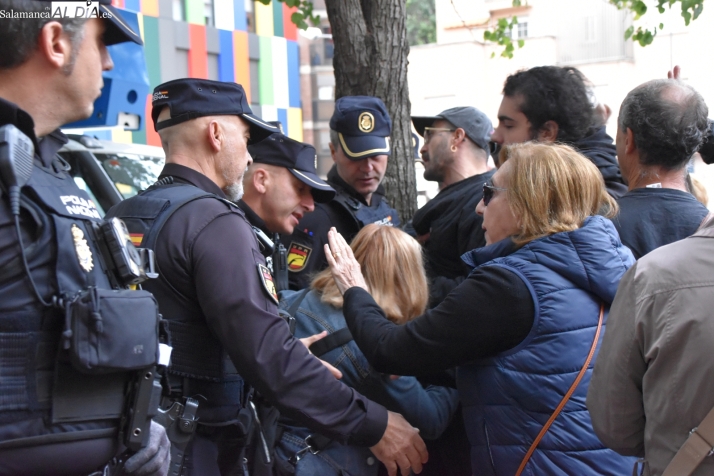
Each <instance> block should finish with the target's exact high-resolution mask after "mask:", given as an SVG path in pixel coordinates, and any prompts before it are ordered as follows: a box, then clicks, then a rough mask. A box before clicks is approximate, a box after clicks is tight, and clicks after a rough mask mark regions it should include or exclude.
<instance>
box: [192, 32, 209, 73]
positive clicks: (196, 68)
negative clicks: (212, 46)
mask: <svg viewBox="0 0 714 476" xmlns="http://www.w3.org/2000/svg"><path fill="white" fill-rule="evenodd" d="M188 32H189V36H188V37H189V41H190V43H191V48H189V50H188V76H189V77H191V78H203V79H208V52H207V51H206V49H207V44H206V43H207V39H206V27H205V26H203V25H194V24H189V25H188Z"/></svg>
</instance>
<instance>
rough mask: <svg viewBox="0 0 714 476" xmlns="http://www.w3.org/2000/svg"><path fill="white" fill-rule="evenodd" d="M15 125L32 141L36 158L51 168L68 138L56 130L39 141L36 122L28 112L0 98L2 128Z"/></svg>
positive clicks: (0, 123)
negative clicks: (36, 133)
mask: <svg viewBox="0 0 714 476" xmlns="http://www.w3.org/2000/svg"><path fill="white" fill-rule="evenodd" d="M6 124H13V125H14V126H16V127H17V128H18V129H20V131H22V132H23V133H24V134H25V135H26V136H27V137H29V138H30V140H31V141H32V145H34V146H35V156H36V157H39V159H40V161H41V162H42V164H43V165H44V166H45V167H49V166H50V164H51V163H52V161H53V160H54V157H55V154H57V151H58V150H60V149H61V148H62V146H63V145H65V144H66V143H67V140H68V139H67V136H65V135H64V134H63V133H62V131H60V130H59V129H56V130H54V131H52V132H50V133H49V134H47V135H46V136H45V137H43V138H41V139H38V138H37V136H35V121H34V120H33V119H32V116H30V115H29V114H28V113H27V112H25V111H23V110H22V109H20V107H19V106H18V105H17V104H15V103H12V102H10V101H7V100H5V99H3V98H0V126H4V125H6Z"/></svg>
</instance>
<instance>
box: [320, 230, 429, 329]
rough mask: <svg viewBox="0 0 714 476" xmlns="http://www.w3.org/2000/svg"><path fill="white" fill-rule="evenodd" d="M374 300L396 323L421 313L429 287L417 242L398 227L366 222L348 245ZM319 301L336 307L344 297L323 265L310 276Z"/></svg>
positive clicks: (427, 297)
mask: <svg viewBox="0 0 714 476" xmlns="http://www.w3.org/2000/svg"><path fill="white" fill-rule="evenodd" d="M350 247H351V248H352V251H353V252H354V255H355V258H356V259H357V262H358V263H359V264H360V267H361V268H362V274H363V275H364V279H365V281H366V282H367V286H368V287H369V290H370V293H371V294H372V297H374V300H375V301H376V302H377V304H379V306H380V307H381V308H382V310H384V313H385V314H386V315H387V317H388V318H389V320H391V321H392V322H394V323H396V324H404V323H405V322H407V321H410V320H412V319H414V318H415V317H417V316H419V315H421V314H423V313H424V310H425V309H426V305H427V302H428V300H429V290H428V286H427V281H426V274H425V272H424V262H423V259H422V253H421V245H419V243H418V242H417V241H416V240H415V239H414V238H412V237H411V236H409V235H407V234H406V233H404V232H403V231H401V230H399V229H398V228H394V227H391V226H384V225H367V226H365V227H364V228H362V229H361V230H360V232H359V233H357V236H355V238H354V240H352V244H351V245H350ZM311 287H312V289H315V290H317V291H318V292H320V293H322V298H321V299H322V302H324V303H327V304H330V305H332V306H334V307H336V308H338V309H340V308H342V306H343V305H344V301H343V299H342V295H341V294H340V291H339V290H338V289H337V285H336V284H335V280H334V278H333V277H332V272H331V271H330V270H329V269H326V270H324V271H322V272H321V273H319V274H318V275H317V276H315V278H314V279H313V280H312V284H311Z"/></svg>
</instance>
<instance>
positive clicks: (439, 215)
mask: <svg viewBox="0 0 714 476" xmlns="http://www.w3.org/2000/svg"><path fill="white" fill-rule="evenodd" d="M494 173H495V171H493V170H492V171H489V172H486V173H483V174H480V175H474V176H472V177H469V178H466V179H464V180H461V181H459V182H456V183H454V184H451V185H449V186H448V187H446V188H444V189H443V190H441V191H440V192H439V193H438V194H437V196H436V197H434V198H433V199H431V200H430V201H429V202H427V204H426V205H424V206H423V207H421V208H420V209H419V210H417V212H416V213H415V214H414V218H413V219H412V221H411V225H412V228H413V230H414V232H416V235H425V234H427V233H429V238H428V240H427V241H426V243H425V244H424V256H425V258H426V271H427V276H428V277H429V284H430V290H429V291H430V292H429V294H430V298H431V299H430V301H431V305H432V307H433V306H435V305H436V304H438V303H440V302H441V301H442V300H443V299H444V298H445V297H446V295H447V294H449V292H451V291H452V290H453V289H454V288H455V287H456V286H457V285H458V284H459V283H461V282H462V281H463V280H464V279H465V278H466V276H467V275H468V274H469V272H470V271H471V269H470V268H469V267H468V266H466V265H465V264H464V262H463V261H462V260H461V255H462V254H464V253H466V252H467V251H471V250H473V249H474V248H481V247H482V246H484V245H485V244H486V238H485V236H484V231H483V229H482V228H481V225H482V224H483V218H482V217H481V216H479V215H478V214H477V213H476V205H478V202H480V201H481V197H482V196H483V184H484V183H486V181H488V180H489V179H490V178H491V177H493V174H494ZM406 231H407V232H409V229H408V228H407V229H406Z"/></svg>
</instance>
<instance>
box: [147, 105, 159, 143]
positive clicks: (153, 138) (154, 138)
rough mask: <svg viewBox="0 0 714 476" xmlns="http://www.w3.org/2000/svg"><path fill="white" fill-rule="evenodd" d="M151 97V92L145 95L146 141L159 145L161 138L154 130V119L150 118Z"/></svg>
mask: <svg viewBox="0 0 714 476" xmlns="http://www.w3.org/2000/svg"><path fill="white" fill-rule="evenodd" d="M151 97H152V95H151V94H149V95H148V96H146V116H145V117H146V143H147V144H148V145H155V146H157V147H161V138H160V137H159V133H158V132H156V131H155V130H154V121H153V119H151Z"/></svg>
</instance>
